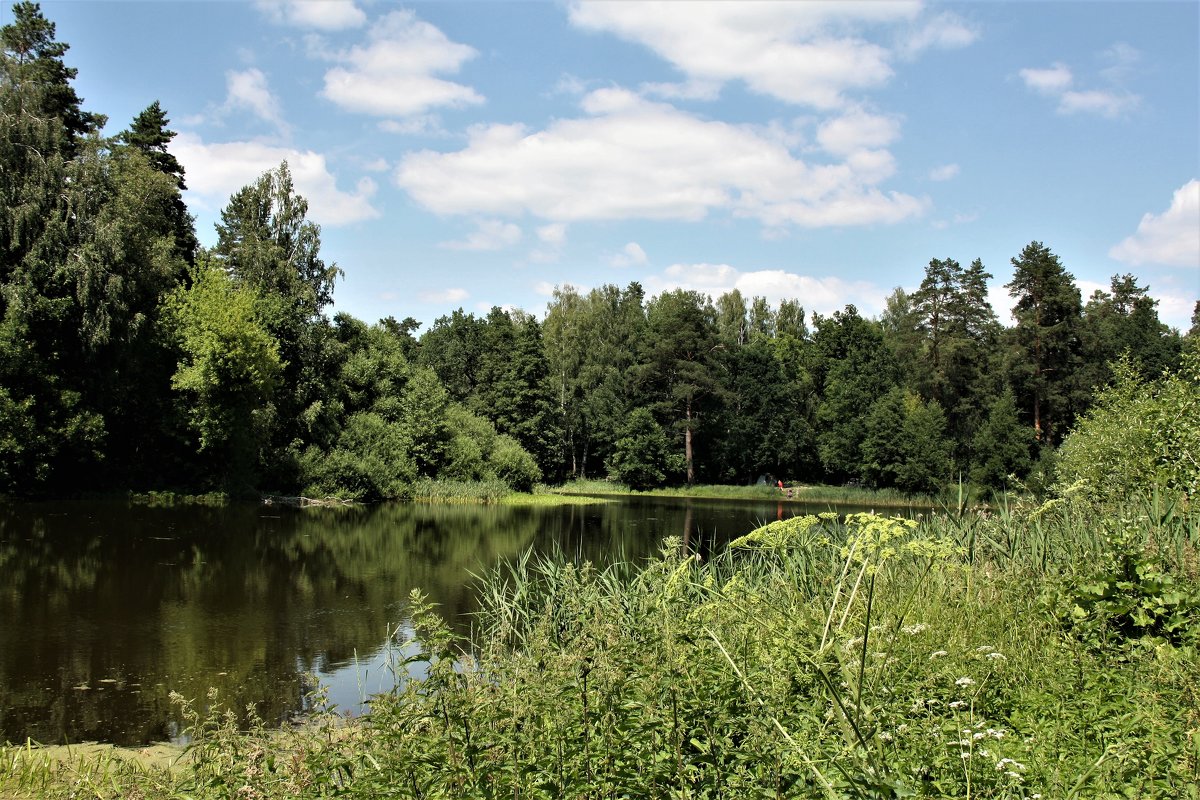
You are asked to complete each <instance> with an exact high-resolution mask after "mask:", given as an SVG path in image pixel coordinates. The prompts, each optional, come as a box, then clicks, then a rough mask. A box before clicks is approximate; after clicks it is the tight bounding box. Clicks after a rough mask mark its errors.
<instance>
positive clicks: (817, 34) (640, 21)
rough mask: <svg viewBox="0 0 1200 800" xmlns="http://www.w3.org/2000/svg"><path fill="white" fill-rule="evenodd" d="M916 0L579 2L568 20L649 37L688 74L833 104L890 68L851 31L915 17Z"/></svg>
mask: <svg viewBox="0 0 1200 800" xmlns="http://www.w3.org/2000/svg"><path fill="white" fill-rule="evenodd" d="M919 11H920V6H919V5H918V4H916V3H840V2H839V3H814V2H798V3H793V2H780V1H779V0H769V1H768V2H753V0H744V1H743V2H738V3H691V4H687V5H682V4H679V3H674V2H649V1H647V2H637V3H611V2H586V1H585V2H575V3H573V4H572V6H571V8H570V20H571V23H572V24H574V25H575V26H577V27H580V28H583V29H586V30H592V31H602V32H606V33H612V34H614V35H616V36H619V37H620V38H622V39H625V40H627V41H631V42H636V43H638V44H641V45H644V46H646V47H648V48H649V49H651V50H652V51H654V52H655V53H656V54H658V55H659V56H660V57H662V58H664V59H665V60H667V61H669V62H671V63H672V64H673V65H675V66H676V67H677V68H678V69H679V70H681V71H682V72H684V73H685V74H686V75H687V76H688V77H689V79H691V80H692V81H701V82H706V83H710V84H711V83H725V82H728V81H731V80H741V81H743V82H745V84H746V85H747V86H748V87H749V88H750V89H751V90H752V91H755V92H757V93H759V94H765V95H769V96H771V97H775V98H778V99H780V100H784V101H786V102H789V103H801V104H806V105H811V106H815V107H818V108H835V107H837V106H840V105H841V104H842V102H843V93H844V92H845V91H847V90H850V89H866V88H871V87H875V86H879V85H881V84H883V83H885V82H886V81H887V80H888V79H889V78H890V77H891V76H892V69H891V67H890V66H889V63H888V61H889V58H890V53H889V51H888V50H887V49H886V48H884V47H882V46H880V45H878V44H874V43H872V42H869V41H866V40H865V39H863V38H861V37H860V36H859V35H857V34H855V33H853V32H845V31H847V30H851V29H853V28H855V27H856V26H858V25H869V24H873V23H890V22H895V21H898V20H904V21H907V20H911V19H914V18H915V17H916V16H917V15H918V13H919Z"/></svg>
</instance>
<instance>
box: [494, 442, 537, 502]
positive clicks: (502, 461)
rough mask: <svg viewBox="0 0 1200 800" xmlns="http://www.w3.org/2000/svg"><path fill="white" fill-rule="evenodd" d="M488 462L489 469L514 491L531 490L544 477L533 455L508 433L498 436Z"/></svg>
mask: <svg viewBox="0 0 1200 800" xmlns="http://www.w3.org/2000/svg"><path fill="white" fill-rule="evenodd" d="M488 462H489V464H488V466H489V471H490V472H491V473H492V474H494V475H495V476H496V478H498V479H499V480H501V481H503V482H504V483H505V484H506V485H507V486H509V487H510V488H512V489H513V490H514V491H518V492H528V491H531V490H532V489H533V485H534V484H535V483H537V482H538V481H539V480H540V479H541V477H542V471H541V470H540V469H538V465H537V461H536V460H534V457H533V455H532V454H530V452H529V451H528V450H526V449H525V448H523V447H521V443H520V442H518V441H517V440H516V439H514V438H513V437H511V436H509V435H508V434H504V433H502V434H500V435H499V436H497V437H496V441H495V444H493V445H492V452H491V453H490V455H489V457H488Z"/></svg>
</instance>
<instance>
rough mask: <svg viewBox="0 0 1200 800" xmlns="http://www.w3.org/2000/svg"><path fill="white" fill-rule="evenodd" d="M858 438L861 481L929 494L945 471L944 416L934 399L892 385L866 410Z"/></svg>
mask: <svg viewBox="0 0 1200 800" xmlns="http://www.w3.org/2000/svg"><path fill="white" fill-rule="evenodd" d="M865 427H866V436H865V437H864V439H863V443H862V480H863V482H864V483H866V484H867V485H869V486H876V487H880V488H887V487H895V488H897V489H899V490H900V491H902V492H907V493H909V494H933V493H935V492H937V491H938V490H939V489H941V488H942V487H943V486H944V485H945V482H946V479H947V478H948V477H949V474H950V466H951V460H950V441H949V439H947V438H946V417H945V415H944V414H943V413H942V410H941V408H940V407H939V406H938V404H937V403H935V402H932V401H930V402H928V403H926V402H923V401H922V400H921V398H920V397H918V396H917V395H916V394H915V393H913V392H912V391H910V390H905V389H901V388H899V387H896V388H894V389H892V390H890V391H889V392H888V393H887V394H885V395H883V396H882V397H880V398H879V399H878V400H876V401H875V403H874V404H873V405H872V406H871V410H870V412H869V413H868V414H867V417H866V422H865Z"/></svg>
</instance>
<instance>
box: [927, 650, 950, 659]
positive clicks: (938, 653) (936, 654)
mask: <svg viewBox="0 0 1200 800" xmlns="http://www.w3.org/2000/svg"><path fill="white" fill-rule="evenodd" d="M948 655H950V654H949V653H947V652H946V651H945V650H934V651H933V653H932V654H931V655H930V656H929V660H930V661H932V660H933V659H935V658H942V657H943V656H948Z"/></svg>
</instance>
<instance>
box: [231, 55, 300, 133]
mask: <svg viewBox="0 0 1200 800" xmlns="http://www.w3.org/2000/svg"><path fill="white" fill-rule="evenodd" d="M225 87H226V96H225V109H226V110H229V109H241V110H244V111H249V112H250V113H251V114H253V115H254V116H256V117H258V118H259V119H261V120H263V121H264V122H269V123H270V124H272V125H274V126H275V127H276V128H277V129H278V130H279V131H280V133H286V132H287V130H288V125H287V121H286V120H285V119H284V118H283V108H282V106H281V105H280V103H279V99H278V98H277V97H275V95H274V94H272V92H271V88H270V86H268V85H267V76H266V75H265V74H263V72H262V70H260V69H255V68H253V67H251V68H250V69H245V70H241V71H238V70H229V71H228V72H226V73H225Z"/></svg>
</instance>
